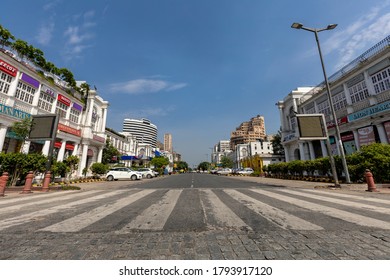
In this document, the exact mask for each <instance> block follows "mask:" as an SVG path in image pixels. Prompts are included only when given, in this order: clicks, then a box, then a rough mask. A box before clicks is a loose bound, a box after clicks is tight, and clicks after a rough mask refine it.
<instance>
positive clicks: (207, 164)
mask: <svg viewBox="0 0 390 280" xmlns="http://www.w3.org/2000/svg"><path fill="white" fill-rule="evenodd" d="M198 169H199V170H203V171H206V170H209V169H210V162H207V161H203V162H201V163H199V165H198Z"/></svg>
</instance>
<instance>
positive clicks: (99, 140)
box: [93, 135, 106, 143]
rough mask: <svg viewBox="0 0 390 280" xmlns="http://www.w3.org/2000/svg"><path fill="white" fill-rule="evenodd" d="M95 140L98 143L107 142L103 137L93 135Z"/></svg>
mask: <svg viewBox="0 0 390 280" xmlns="http://www.w3.org/2000/svg"><path fill="white" fill-rule="evenodd" d="M93 140H95V141H98V142H102V143H104V142H106V140H105V139H104V138H103V137H100V136H97V135H93Z"/></svg>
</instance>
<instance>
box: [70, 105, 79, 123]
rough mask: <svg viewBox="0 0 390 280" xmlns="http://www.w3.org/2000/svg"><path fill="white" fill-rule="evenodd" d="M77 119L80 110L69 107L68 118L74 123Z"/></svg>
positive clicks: (77, 121)
mask: <svg viewBox="0 0 390 280" xmlns="http://www.w3.org/2000/svg"><path fill="white" fill-rule="evenodd" d="M79 119H80V111H78V110H76V109H74V108H72V109H70V116H69V120H70V121H71V122H74V123H76V124H78V123H79Z"/></svg>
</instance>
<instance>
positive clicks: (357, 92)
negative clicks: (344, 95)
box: [348, 81, 369, 104]
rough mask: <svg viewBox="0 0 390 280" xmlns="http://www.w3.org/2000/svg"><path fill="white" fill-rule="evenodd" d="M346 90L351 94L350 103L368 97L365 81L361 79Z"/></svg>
mask: <svg viewBox="0 0 390 280" xmlns="http://www.w3.org/2000/svg"><path fill="white" fill-rule="evenodd" d="M348 91H349V95H350V96H351V101H352V104H353V103H356V102H359V101H362V100H364V99H366V98H368V95H369V94H368V89H367V86H366V82H365V81H361V82H360V83H357V84H356V85H354V86H352V87H350V88H348Z"/></svg>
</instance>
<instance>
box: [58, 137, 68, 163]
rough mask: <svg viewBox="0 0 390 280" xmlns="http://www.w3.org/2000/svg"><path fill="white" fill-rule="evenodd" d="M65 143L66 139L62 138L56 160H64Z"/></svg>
mask: <svg viewBox="0 0 390 280" xmlns="http://www.w3.org/2000/svg"><path fill="white" fill-rule="evenodd" d="M65 145H66V140H63V141H62V143H61V148H60V150H59V151H58V155H57V161H63V160H64V154H65Z"/></svg>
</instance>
